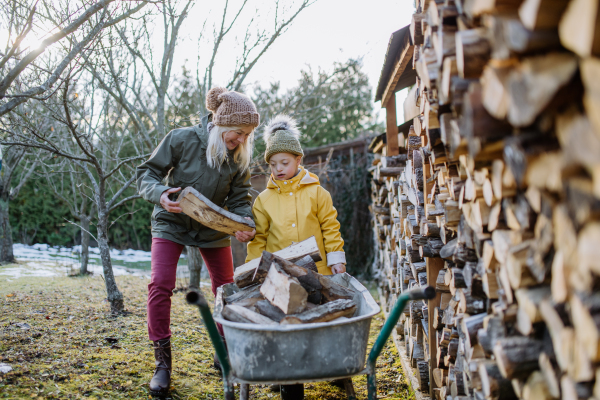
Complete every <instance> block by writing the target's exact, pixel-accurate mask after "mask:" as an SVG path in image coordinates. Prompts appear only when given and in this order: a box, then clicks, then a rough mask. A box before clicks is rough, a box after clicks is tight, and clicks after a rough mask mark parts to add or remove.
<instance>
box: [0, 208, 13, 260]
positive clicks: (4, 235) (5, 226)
mask: <svg viewBox="0 0 600 400" xmlns="http://www.w3.org/2000/svg"><path fill="white" fill-rule="evenodd" d="M8 205H9V200H8V199H7V198H4V196H3V197H2V198H0V263H11V262H15V256H14V255H13V240H12V229H11V227H10V221H9V215H8Z"/></svg>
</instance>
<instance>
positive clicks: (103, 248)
mask: <svg viewBox="0 0 600 400" xmlns="http://www.w3.org/2000/svg"><path fill="white" fill-rule="evenodd" d="M100 204H101V205H103V204H106V203H105V202H101V203H100ZM98 247H99V248H100V258H101V259H102V271H103V273H104V284H105V285H106V294H107V299H108V303H109V304H110V312H111V313H112V314H119V313H120V312H122V311H123V308H124V305H123V294H122V293H121V292H120V291H119V288H118V287H117V282H116V280H115V276H114V274H113V268H112V261H111V259H110V248H109V247H108V212H107V210H106V209H100V210H99V211H98Z"/></svg>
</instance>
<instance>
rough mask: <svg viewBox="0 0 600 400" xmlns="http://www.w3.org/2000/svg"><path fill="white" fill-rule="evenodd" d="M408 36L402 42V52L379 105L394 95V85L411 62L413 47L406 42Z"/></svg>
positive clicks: (385, 102)
mask: <svg viewBox="0 0 600 400" xmlns="http://www.w3.org/2000/svg"><path fill="white" fill-rule="evenodd" d="M408 36H409V35H405V36H404V41H403V42H402V51H401V52H400V57H398V60H397V61H396V65H395V66H394V69H393V70H392V73H391V74H390V78H389V80H388V83H387V85H386V87H385V90H384V91H383V96H382V97H381V104H387V103H388V101H389V100H390V98H392V97H393V96H392V95H393V94H394V93H396V85H397V84H398V81H399V80H400V76H402V73H403V72H404V70H405V69H406V66H407V65H408V62H409V61H410V60H411V58H412V55H413V52H414V50H415V47H414V46H411V45H410V41H409V40H408Z"/></svg>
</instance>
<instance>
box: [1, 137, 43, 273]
mask: <svg viewBox="0 0 600 400" xmlns="http://www.w3.org/2000/svg"><path fill="white" fill-rule="evenodd" d="M27 150H29V149H28V148H27V147H22V146H14V145H11V146H7V147H6V148H5V150H4V154H3V158H2V170H1V171H0V262H2V263H6V262H14V261H15V257H14V254H13V240H12V229H11V227H10V220H9V204H10V201H11V200H13V199H14V198H15V197H17V195H18V194H19V191H20V190H21V188H22V187H23V185H24V184H25V182H27V180H28V179H29V177H31V174H32V173H33V171H34V170H35V168H36V166H37V160H34V159H32V158H31V157H28V154H27V153H28V151H27ZM20 164H21V168H20V169H21V171H20V174H18V173H17V169H18V168H17V167H19V165H20ZM13 182H16V185H14V186H13Z"/></svg>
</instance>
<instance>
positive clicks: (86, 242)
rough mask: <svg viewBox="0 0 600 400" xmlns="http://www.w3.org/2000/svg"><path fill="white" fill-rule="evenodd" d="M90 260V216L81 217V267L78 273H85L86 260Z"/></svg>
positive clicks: (86, 271) (86, 267)
mask: <svg viewBox="0 0 600 400" xmlns="http://www.w3.org/2000/svg"><path fill="white" fill-rule="evenodd" d="M89 260H90V218H89V217H88V216H85V215H84V216H82V217H81V267H80V269H79V275H87V273H88V261H89Z"/></svg>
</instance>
